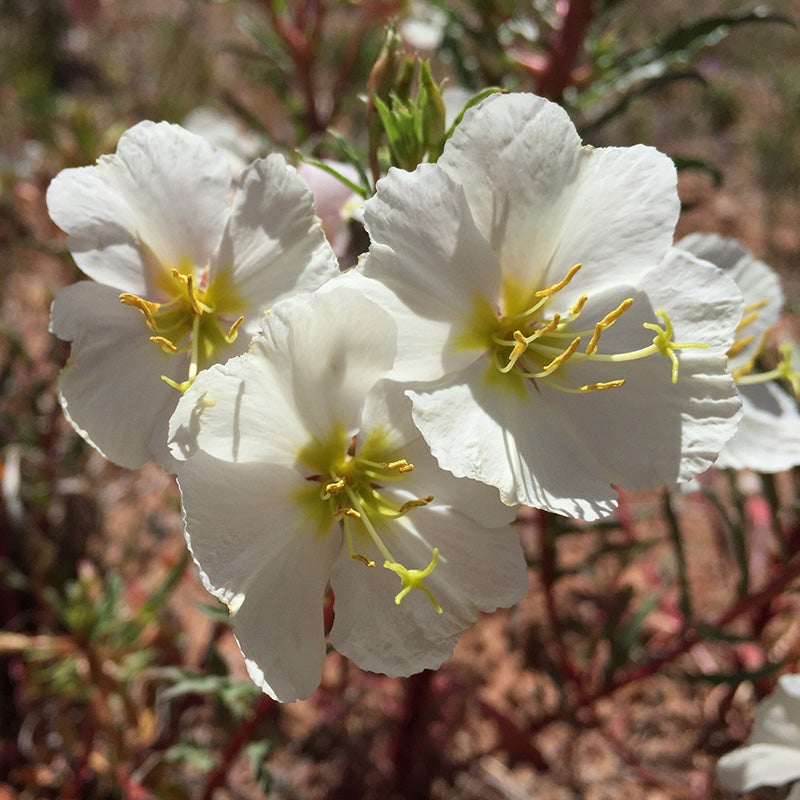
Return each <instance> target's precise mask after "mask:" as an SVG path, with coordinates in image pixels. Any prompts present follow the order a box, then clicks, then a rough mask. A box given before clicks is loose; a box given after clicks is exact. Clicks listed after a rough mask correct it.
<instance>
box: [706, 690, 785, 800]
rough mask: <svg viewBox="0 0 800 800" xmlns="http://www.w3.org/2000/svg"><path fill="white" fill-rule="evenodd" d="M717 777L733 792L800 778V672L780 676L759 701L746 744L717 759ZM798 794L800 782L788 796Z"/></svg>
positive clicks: (746, 790)
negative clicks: (776, 682)
mask: <svg viewBox="0 0 800 800" xmlns="http://www.w3.org/2000/svg"><path fill="white" fill-rule="evenodd" d="M717 779H718V780H719V782H720V783H721V784H722V786H723V787H724V788H725V789H728V790H730V791H733V792H749V791H751V790H752V789H754V788H756V787H757V786H783V785H784V784H787V783H789V782H791V781H796V780H798V779H800V675H783V676H781V677H780V678H779V679H778V685H777V686H776V687H775V689H774V691H773V692H772V694H771V695H769V696H768V697H766V698H764V699H763V700H762V701H761V702H760V703H758V705H757V706H756V709H755V719H754V722H753V730H752V731H751V733H750V736H749V737H748V738H747V744H746V745H744V746H743V747H739V748H737V749H736V750H734V751H733V752H731V753H728V754H727V755H724V756H723V757H722V758H721V759H720V760H719V761H718V762H717ZM798 796H800V784H796V785H795V786H794V787H793V789H792V794H791V795H790V797H792V798H796V797H798Z"/></svg>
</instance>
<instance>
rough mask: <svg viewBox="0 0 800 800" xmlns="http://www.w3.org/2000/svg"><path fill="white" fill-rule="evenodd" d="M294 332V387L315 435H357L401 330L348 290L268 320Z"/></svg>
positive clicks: (310, 298) (278, 311) (281, 310)
mask: <svg viewBox="0 0 800 800" xmlns="http://www.w3.org/2000/svg"><path fill="white" fill-rule="evenodd" d="M273 317H274V318H276V320H280V321H282V323H283V324H285V325H287V326H289V327H290V331H289V350H290V353H291V358H292V370H293V374H292V387H293V393H294V398H295V401H296V402H297V404H298V407H299V413H300V414H301V415H302V418H303V419H304V420H305V422H306V424H307V425H308V427H309V430H311V431H312V433H314V434H316V435H317V436H319V437H322V438H324V437H326V436H328V435H329V434H330V432H331V431H332V430H334V429H335V428H336V427H337V426H343V427H344V428H345V430H348V431H352V432H354V431H355V429H356V426H357V423H358V419H359V417H360V415H361V407H362V405H363V403H364V398H365V396H366V394H367V392H368V391H369V390H370V389H371V388H372V387H373V386H374V385H375V384H376V383H377V382H378V381H379V380H381V379H382V378H383V377H384V376H385V375H386V373H387V372H388V371H389V370H390V369H391V367H392V363H393V362H394V355H395V348H396V337H397V326H396V325H395V322H394V320H393V319H392V318H391V317H390V316H389V314H387V312H386V311H384V310H383V309H382V308H380V306H378V305H376V304H375V303H373V302H371V301H370V300H368V299H367V298H366V297H365V296H364V295H363V294H361V293H360V292H355V291H353V290H352V289H349V288H337V289H335V290H331V291H327V292H323V293H315V294H313V295H307V296H306V297H305V298H301V299H299V300H298V301H297V302H293V303H291V304H289V303H283V304H281V305H278V306H276V307H275V308H274V309H273V312H272V314H271V315H270V317H269V318H268V319H267V325H272V319H273Z"/></svg>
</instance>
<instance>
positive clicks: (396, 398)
mask: <svg viewBox="0 0 800 800" xmlns="http://www.w3.org/2000/svg"><path fill="white" fill-rule="evenodd" d="M335 283H336V282H333V284H335ZM395 334H396V326H395V323H394V321H393V320H392V319H391V317H390V316H389V315H388V314H387V313H386V312H385V311H384V310H382V309H381V308H379V307H378V306H377V305H375V304H374V303H372V302H370V301H369V300H367V299H366V298H365V297H364V296H363V295H360V294H359V293H357V292H354V291H352V290H351V289H347V288H330V289H326V290H323V291H319V292H316V293H314V294H313V295H306V296H303V297H300V298H293V299H289V300H285V301H283V302H282V303H279V304H278V305H276V306H274V308H272V310H271V313H270V314H269V316H267V317H266V318H265V320H264V330H263V334H261V335H259V336H256V337H255V338H254V339H253V342H252V345H251V347H250V349H249V351H248V352H247V353H245V354H243V355H241V356H239V357H237V358H234V359H231V360H230V361H228V362H227V363H225V364H218V365H215V366H213V367H211V368H210V369H208V370H206V371H205V372H204V373H202V374H201V375H199V376H198V378H197V380H196V381H195V382H194V384H193V385H192V387H191V388H190V389H189V390H188V391H187V392H186V393H185V395H184V396H183V398H182V399H181V401H180V402H179V404H178V407H177V409H176V411H175V414H174V416H173V418H172V422H171V426H170V430H171V438H172V441H173V446H174V450H173V452H174V453H175V455H176V456H177V457H179V458H184V459H186V462H185V464H182V465H181V466H180V468H179V470H178V483H179V485H180V489H181V497H182V500H183V504H184V509H185V511H184V517H185V522H186V535H187V541H188V542H189V546H190V548H191V550H192V553H193V555H194V558H195V560H196V562H197V564H198V566H199V567H200V570H201V575H202V579H203V582H204V584H205V586H206V587H207V588H208V589H209V591H211V592H212V593H213V594H215V595H216V596H217V597H218V598H219V599H220V600H222V601H223V602H224V603H225V604H226V605H227V606H228V608H229V610H230V612H231V614H232V615H233V618H234V619H233V622H234V633H235V635H236V637H237V640H238V642H239V644H240V647H241V649H242V652H243V654H244V657H245V661H246V664H247V670H248V672H249V674H250V676H251V677H252V679H253V681H255V683H257V684H258V685H259V686H261V687H262V689H263V690H264V691H265V692H267V693H268V694H270V695H271V696H272V697H274V698H276V699H278V700H281V701H291V700H295V699H297V698H304V697H307V696H308V695H309V694H311V692H313V691H314V689H315V688H316V686H317V684H318V683H319V680H320V674H321V670H322V664H323V661H324V658H325V637H324V630H323V599H324V595H325V593H326V587H327V586H328V585H330V587H331V588H332V590H333V594H334V597H335V606H334V610H335V621H334V624H333V628H332V630H331V632H330V641H331V643H332V644H333V646H334V647H335V648H336V649H337V650H339V651H340V652H341V653H343V654H344V655H346V656H348V657H349V658H351V659H352V660H353V661H355V662H356V663H357V664H358V665H360V666H361V667H363V668H364V669H368V670H372V671H375V672H385V673H387V674H389V675H409V674H411V673H414V672H418V671H420V670H423V669H426V668H435V667H437V666H439V665H440V664H441V663H442V661H443V660H444V659H446V658H447V657H448V656H449V655H450V653H451V652H452V649H453V646H454V644H455V642H456V640H457V638H458V636H459V635H460V633H461V632H462V631H463V630H464V628H466V627H467V626H468V625H469V624H470V623H471V622H472V621H473V620H474V619H475V616H476V614H477V612H478V611H479V610H484V611H489V610H493V609H495V608H496V607H498V606H508V605H510V604H512V603H514V602H516V601H517V600H518V599H519V598H520V597H521V596H522V595H523V594H524V593H525V591H526V588H527V574H526V569H525V564H524V559H523V556H522V552H521V549H520V546H519V543H518V541H517V539H516V537H515V536H514V534H513V532H512V530H511V528H510V527H509V525H508V524H507V523H509V522H510V521H511V519H512V517H513V512H512V511H511V510H510V509H508V508H506V507H504V506H502V505H501V504H500V503H498V502H497V497H496V494H495V493H494V491H493V490H490V489H489V488H488V487H485V486H483V485H481V484H478V483H475V482H472V481H458V480H456V479H455V478H453V477H452V476H451V475H449V474H448V473H446V472H443V471H442V470H440V469H439V468H438V466H437V465H436V462H435V461H434V460H433V458H432V457H431V455H430V453H429V451H428V449H427V447H426V446H425V442H424V441H423V439H422V437H421V436H420V435H419V432H418V431H417V430H416V429H415V428H414V426H413V423H412V422H411V417H410V403H409V401H408V399H407V398H406V397H405V396H404V395H403V393H402V391H401V390H400V388H399V387H397V386H396V385H395V384H394V383H392V382H388V381H382V380H381V379H382V378H383V377H384V376H385V375H386V373H387V372H388V371H389V369H390V368H391V366H392V362H393V359H394V354H395Z"/></svg>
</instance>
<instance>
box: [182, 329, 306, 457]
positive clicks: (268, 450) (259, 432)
mask: <svg viewBox="0 0 800 800" xmlns="http://www.w3.org/2000/svg"><path fill="white" fill-rule="evenodd" d="M270 323H271V324H270V326H269V328H268V329H267V330H266V331H265V332H264V333H262V334H260V335H258V336H256V337H255V338H254V339H253V341H252V343H251V344H250V348H249V350H248V352H246V353H244V354H242V355H240V356H238V357H236V358H231V359H229V360H228V361H227V362H225V363H224V364H215V365H214V366H212V367H210V368H209V369H207V370H205V371H203V372H201V373H200V374H199V375H198V376H197V379H196V380H195V382H194V383H193V384H192V386H191V387H190V388H189V389H188V390H187V391H186V392H185V393H184V395H183V397H182V398H181V399H180V402H179V403H178V406H177V408H176V409H175V413H174V414H173V416H172V419H171V420H170V426H169V441H170V442H171V443H172V447H171V449H172V453H173V455H174V456H175V458H177V459H182V460H183V459H186V458H189V457H190V456H193V455H194V454H195V453H196V452H197V450H198V449H200V450H204V451H205V452H206V453H210V454H211V455H213V456H215V457H216V458H220V459H224V460H226V461H233V462H237V463H243V462H250V461H254V462H259V461H271V462H274V463H276V464H283V465H285V466H287V467H288V466H292V465H294V463H295V461H296V459H297V453H298V450H299V449H300V448H301V447H303V445H304V444H306V443H307V442H308V441H309V440H310V438H311V434H310V433H309V432H308V429H307V428H306V426H305V425H304V423H303V421H302V419H301V418H300V416H299V414H298V410H297V405H296V403H295V400H294V397H293V396H292V389H291V362H290V360H289V357H288V354H287V352H286V348H287V343H288V332H287V331H286V330H285V328H284V327H283V326H282V325H281V324H280V321H279V320H272V319H271V318H270Z"/></svg>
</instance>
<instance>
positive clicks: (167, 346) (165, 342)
mask: <svg viewBox="0 0 800 800" xmlns="http://www.w3.org/2000/svg"><path fill="white" fill-rule="evenodd" d="M150 341H151V342H153V344H160V345H161V347H162V348H163V349H164V351H165V352H167V353H180V348H179V347H176V346H175V345H174V344H173V343H172V342H171V341H170V340H169V339H165V338H164V337H163V336H151V337H150Z"/></svg>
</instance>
